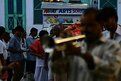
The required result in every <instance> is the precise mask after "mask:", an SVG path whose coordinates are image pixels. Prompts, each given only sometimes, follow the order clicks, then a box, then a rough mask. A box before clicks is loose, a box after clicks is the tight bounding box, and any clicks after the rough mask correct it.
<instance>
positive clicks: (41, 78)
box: [30, 39, 48, 81]
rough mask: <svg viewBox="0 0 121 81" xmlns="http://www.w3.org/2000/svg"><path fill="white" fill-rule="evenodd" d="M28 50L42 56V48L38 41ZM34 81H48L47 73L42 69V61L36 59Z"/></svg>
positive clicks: (41, 59)
mask: <svg viewBox="0 0 121 81" xmlns="http://www.w3.org/2000/svg"><path fill="white" fill-rule="evenodd" d="M30 49H31V50H32V51H33V52H34V54H36V55H40V56H41V55H42V56H44V48H43V46H42V44H41V41H40V40H39V39H36V40H35V41H34V42H33V43H32V45H31V46H30ZM34 78H35V81H48V71H46V70H45V69H44V59H43V57H42V58H39V57H36V67H35V74H34Z"/></svg>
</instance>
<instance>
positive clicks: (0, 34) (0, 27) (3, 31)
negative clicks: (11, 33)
mask: <svg viewBox="0 0 121 81" xmlns="http://www.w3.org/2000/svg"><path fill="white" fill-rule="evenodd" d="M4 33H5V28H4V27H3V26H0V38H1V37H2V35H3V34H4Z"/></svg>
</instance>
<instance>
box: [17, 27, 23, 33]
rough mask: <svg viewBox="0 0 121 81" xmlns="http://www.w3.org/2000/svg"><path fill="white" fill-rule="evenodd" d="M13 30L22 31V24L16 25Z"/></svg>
mask: <svg viewBox="0 0 121 81" xmlns="http://www.w3.org/2000/svg"><path fill="white" fill-rule="evenodd" d="M15 31H20V32H24V29H23V27H22V26H16V27H15Z"/></svg>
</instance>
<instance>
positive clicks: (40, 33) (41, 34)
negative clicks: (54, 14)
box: [39, 30, 48, 37]
mask: <svg viewBox="0 0 121 81" xmlns="http://www.w3.org/2000/svg"><path fill="white" fill-rule="evenodd" d="M46 34H48V32H47V31H46V30H41V31H40V32H39V37H42V36H44V35H46Z"/></svg>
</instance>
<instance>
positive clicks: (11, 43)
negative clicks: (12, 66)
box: [8, 35, 24, 61]
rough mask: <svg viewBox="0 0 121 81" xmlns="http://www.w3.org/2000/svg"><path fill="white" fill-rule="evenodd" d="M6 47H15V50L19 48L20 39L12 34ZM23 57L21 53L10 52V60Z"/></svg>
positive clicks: (18, 59)
mask: <svg viewBox="0 0 121 81" xmlns="http://www.w3.org/2000/svg"><path fill="white" fill-rule="evenodd" d="M8 48H15V49H17V50H21V39H20V38H18V37H17V36H15V35H14V36H13V37H12V38H11V39H10V41H9V46H8ZM23 59H24V56H23V54H22V53H19V52H17V53H16V52H10V61H22V60H23Z"/></svg>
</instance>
